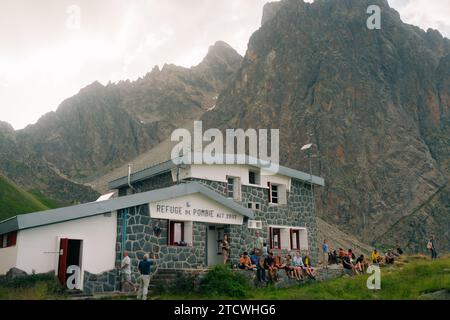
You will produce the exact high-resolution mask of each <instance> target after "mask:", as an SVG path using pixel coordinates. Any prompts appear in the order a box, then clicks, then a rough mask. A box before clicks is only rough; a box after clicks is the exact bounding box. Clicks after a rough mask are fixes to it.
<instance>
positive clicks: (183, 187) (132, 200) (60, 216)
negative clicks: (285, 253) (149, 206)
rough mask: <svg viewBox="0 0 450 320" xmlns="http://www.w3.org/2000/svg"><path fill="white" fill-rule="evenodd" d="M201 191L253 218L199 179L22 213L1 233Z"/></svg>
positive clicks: (3, 225) (4, 223)
mask: <svg viewBox="0 0 450 320" xmlns="http://www.w3.org/2000/svg"><path fill="white" fill-rule="evenodd" d="M194 193H200V194H202V195H204V196H206V197H208V198H210V199H212V200H214V201H216V202H218V203H220V204H222V205H224V206H225V207H227V208H229V209H231V210H234V211H236V212H238V213H240V214H241V215H243V216H246V217H248V218H250V219H253V217H254V214H253V211H251V210H249V209H247V208H245V207H243V206H241V205H240V204H238V203H237V202H235V201H233V200H231V199H228V198H226V197H224V196H222V195H220V194H219V193H217V192H215V191H213V190H211V189H209V188H208V187H205V186H204V185H202V184H200V183H198V182H190V183H182V184H178V185H175V186H171V187H168V188H163V189H158V190H153V191H147V192H142V193H137V194H133V195H129V196H123V197H119V198H114V199H109V200H105V201H98V202H89V203H85V204H80V205H76V206H71V207H65V208H59V209H53V210H47V211H40V212H34V213H28V214H22V215H18V216H15V217H13V218H10V219H7V220H4V221H1V222H0V234H5V233H8V232H12V231H17V230H23V229H29V228H35V227H39V226H44V225H49V224H54V223H60V222H65V221H70V220H76V219H81V218H86V217H91V216H95V215H99V214H103V213H108V212H112V211H116V210H120V209H124V208H131V207H135V206H139V205H142V204H146V203H150V202H155V201H161V200H167V199H171V198H176V197H181V196H185V195H190V194H194Z"/></svg>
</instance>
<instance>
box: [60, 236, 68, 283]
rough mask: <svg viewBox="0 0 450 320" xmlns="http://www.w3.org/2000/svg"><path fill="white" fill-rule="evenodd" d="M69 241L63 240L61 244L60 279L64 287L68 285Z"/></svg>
mask: <svg viewBox="0 0 450 320" xmlns="http://www.w3.org/2000/svg"><path fill="white" fill-rule="evenodd" d="M68 246H69V239H65V238H64V239H61V240H60V242H59V263H58V279H59V281H60V282H61V283H62V284H63V285H64V284H65V283H66V270H67V248H68Z"/></svg>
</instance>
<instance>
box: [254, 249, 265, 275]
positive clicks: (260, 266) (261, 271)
mask: <svg viewBox="0 0 450 320" xmlns="http://www.w3.org/2000/svg"><path fill="white" fill-rule="evenodd" d="M255 255H256V259H257V261H258V263H257V264H256V278H257V279H258V281H259V282H266V281H267V280H266V268H265V267H266V266H265V260H264V256H263V255H262V252H261V251H259V250H258V249H256V251H255Z"/></svg>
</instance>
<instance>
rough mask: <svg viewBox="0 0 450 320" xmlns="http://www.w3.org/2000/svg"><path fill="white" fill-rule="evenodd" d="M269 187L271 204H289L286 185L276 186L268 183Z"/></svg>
mask: <svg viewBox="0 0 450 320" xmlns="http://www.w3.org/2000/svg"><path fill="white" fill-rule="evenodd" d="M267 185H268V186H269V203H273V204H287V191H286V185H284V184H275V183H271V182H270V181H269V182H268V183H267Z"/></svg>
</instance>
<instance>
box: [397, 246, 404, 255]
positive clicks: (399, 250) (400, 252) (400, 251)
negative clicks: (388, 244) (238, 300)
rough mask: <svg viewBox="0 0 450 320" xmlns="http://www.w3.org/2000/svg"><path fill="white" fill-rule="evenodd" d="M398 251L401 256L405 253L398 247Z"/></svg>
mask: <svg viewBox="0 0 450 320" xmlns="http://www.w3.org/2000/svg"><path fill="white" fill-rule="evenodd" d="M397 253H398V255H399V256H401V255H402V254H403V250H402V249H401V248H397Z"/></svg>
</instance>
